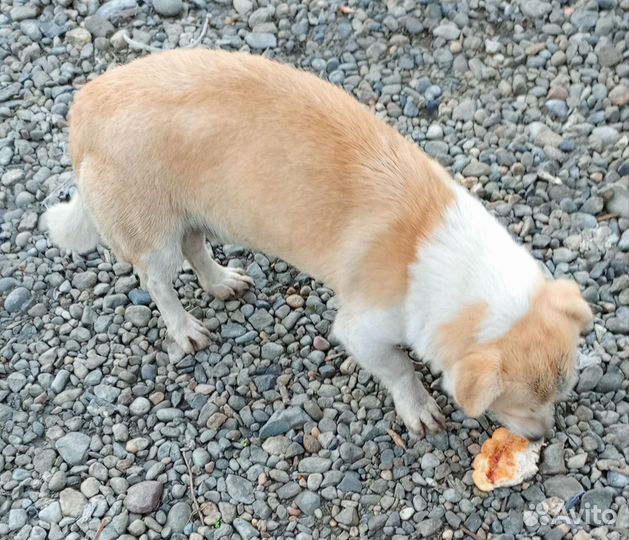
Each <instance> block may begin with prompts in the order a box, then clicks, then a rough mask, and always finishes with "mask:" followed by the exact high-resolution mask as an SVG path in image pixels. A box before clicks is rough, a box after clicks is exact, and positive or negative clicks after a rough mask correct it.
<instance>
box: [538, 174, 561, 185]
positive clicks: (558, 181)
mask: <svg viewBox="0 0 629 540" xmlns="http://www.w3.org/2000/svg"><path fill="white" fill-rule="evenodd" d="M537 178H539V179H540V180H545V181H546V182H550V183H551V184H555V185H556V186H561V185H563V182H562V181H561V178H558V177H556V176H553V175H552V174H550V173H549V172H548V171H538V172H537Z"/></svg>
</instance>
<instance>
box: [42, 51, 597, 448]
mask: <svg viewBox="0 0 629 540" xmlns="http://www.w3.org/2000/svg"><path fill="white" fill-rule="evenodd" d="M70 147H71V153H72V160H73V167H74V169H75V171H76V173H77V192H76V193H75V194H74V196H73V197H72V198H71V199H70V200H69V202H65V203H59V204H57V205H55V206H53V207H52V208H50V209H49V210H48V211H47V212H46V214H45V215H44V224H45V227H47V229H48V231H49V236H50V238H51V240H52V242H53V243H54V244H56V245H58V246H60V247H63V248H66V249H68V250H75V251H77V252H87V251H89V250H91V249H93V248H94V247H95V246H96V244H97V243H99V242H102V243H105V244H107V245H108V246H109V247H110V248H111V249H112V250H113V252H114V253H115V254H116V255H117V257H118V258H120V259H122V260H125V261H128V262H130V263H132V264H133V265H134V267H135V269H136V271H137V272H138V274H139V276H140V279H141V282H142V284H143V286H144V287H146V289H147V290H148V291H149V293H150V295H151V297H152V299H153V301H154V302H155V305H156V306H157V308H158V309H159V311H160V313H161V316H162V317H163V320H164V323H165V325H166V328H167V331H168V334H170V336H171V337H172V338H173V339H174V341H176V342H177V343H178V344H179V345H180V346H181V348H182V349H183V350H184V351H185V352H186V353H193V352H194V351H196V350H198V349H201V348H203V347H206V346H207V345H208V344H209V341H210V334H209V332H208V330H207V329H206V328H205V327H204V326H203V324H202V323H201V322H200V321H199V320H197V319H196V318H194V317H193V316H192V315H191V314H190V313H187V312H186V311H185V310H184V308H183V306H182V304H181V302H180V301H179V299H178V297H177V294H176V291H175V289H174V287H173V283H172V282H173V280H174V278H175V277H176V274H177V272H178V270H179V269H180V268H181V266H182V263H183V259H184V257H185V259H187V260H188V261H189V262H190V264H191V266H192V268H193V269H194V270H195V272H196V275H197V277H198V281H199V284H200V285H201V287H202V288H203V289H204V290H205V291H206V292H207V293H208V294H210V295H212V296H214V297H216V298H219V299H227V298H229V297H231V296H233V295H237V294H239V293H242V292H243V291H245V290H247V289H248V288H249V287H251V286H252V285H253V281H252V279H251V278H250V277H248V276H247V275H245V273H244V272H243V271H242V270H241V269H240V268H232V267H223V266H221V265H219V264H217V263H216V262H215V261H214V260H213V259H212V251H211V249H210V248H209V247H208V245H207V239H208V238H209V239H210V240H212V241H218V242H221V241H223V242H227V241H228V242H230V243H235V244H239V245H242V246H246V247H248V248H251V249H255V250H260V251H263V252H266V253H268V254H271V255H273V256H276V257H281V258H282V259H284V260H286V261H288V262H289V263H291V264H293V265H295V266H296V267H298V268H300V269H301V270H304V271H306V272H308V273H309V274H310V275H312V276H313V277H315V278H317V279H320V280H322V281H324V282H325V283H327V284H328V285H330V286H331V287H332V288H333V289H334V290H335V291H336V293H337V295H338V297H339V300H340V304H341V308H340V309H339V311H338V315H337V317H336V321H335V323H334V329H333V332H334V334H335V335H336V336H337V338H338V339H339V340H340V342H341V343H342V344H343V345H344V346H345V348H346V349H347V351H348V352H349V353H350V354H352V355H353V356H354V357H355V359H356V360H357V361H358V363H359V364H360V365H361V366H362V367H363V368H364V369H366V370H367V371H369V372H370V373H371V374H373V375H374V376H375V377H376V378H377V379H379V380H380V381H381V383H382V384H384V385H385V386H386V388H387V389H388V390H389V392H390V394H391V396H392V398H393V401H394V404H395V408H396V411H397V413H398V414H399V416H400V417H401V419H402V420H403V421H404V423H405V424H406V426H407V428H408V430H409V431H410V432H411V433H412V434H415V435H418V436H422V435H424V434H426V433H429V432H433V431H436V430H439V429H441V428H442V427H443V425H444V417H443V415H442V413H441V411H440V409H439V406H438V405H437V403H436V402H435V400H434V399H433V398H432V397H431V395H430V394H429V393H428V391H427V390H426V389H425V388H424V387H423V385H422V384H421V383H420V381H419V380H418V378H417V377H416V374H415V371H414V369H413V365H412V363H411V361H410V360H409V358H408V357H407V355H406V354H405V353H404V352H402V351H401V350H400V349H399V348H398V345H400V344H404V345H406V346H408V347H410V348H411V349H412V350H414V351H415V352H416V353H417V354H418V355H419V356H420V357H421V358H423V359H425V360H427V361H428V362H429V364H430V366H431V368H432V369H433V371H435V372H441V373H442V375H443V386H444V388H445V390H446V391H447V392H448V393H449V394H450V395H452V396H453V397H454V399H455V401H456V402H457V404H458V405H459V406H460V407H461V408H462V409H463V410H464V411H465V412H466V413H467V414H468V415H470V416H473V417H477V416H479V415H481V414H483V413H484V412H485V411H487V410H490V411H493V413H494V414H495V415H496V417H497V418H498V420H499V421H500V422H502V423H503V424H505V425H506V426H507V427H508V428H509V429H511V430H512V431H514V432H515V433H518V434H521V435H523V436H526V437H528V438H530V439H538V438H541V437H542V436H544V435H546V434H548V432H549V430H550V429H551V428H552V424H553V410H554V402H555V401H556V400H557V399H559V398H560V397H561V396H562V395H564V394H565V393H566V392H568V391H569V390H570V388H571V387H572V385H573V384H574V381H575V374H576V355H577V345H578V340H579V334H580V333H581V332H582V331H584V330H586V329H587V328H588V327H589V326H590V325H591V320H592V313H591V311H590V308H589V306H588V304H587V303H586V302H585V301H584V300H583V299H582V297H581V294H580V291H579V288H578V286H577V285H576V284H575V283H574V282H572V281H567V280H547V279H546V278H545V277H544V274H543V273H542V271H541V269H540V266H539V265H538V263H537V262H536V261H535V260H534V259H533V258H532V256H531V255H530V254H529V253H528V252H527V251H526V250H525V248H523V247H521V246H520V245H518V244H516V243H515V241H514V240H513V239H512V238H511V237H510V235H509V234H508V232H507V231H506V230H505V229H504V228H503V227H502V226H501V225H500V224H499V223H498V222H497V221H496V220H495V219H494V218H493V217H492V216H491V215H490V214H489V213H488V212H487V211H486V210H485V209H484V207H483V206H482V204H481V203H480V202H479V201H478V200H476V199H475V198H474V197H473V196H472V195H471V194H469V193H468V192H467V191H466V190H465V189H464V188H462V187H461V186H459V185H458V184H456V183H455V182H454V180H453V179H451V177H450V175H449V174H448V173H447V172H446V170H445V169H444V168H443V167H442V166H440V165H439V164H438V163H437V162H436V161H434V160H432V159H430V158H429V157H428V156H426V155H425V154H424V153H423V152H422V151H421V150H420V149H419V148H418V147H417V146H416V145H415V144H413V143H412V142H411V141H409V140H407V139H406V138H404V137H402V136H401V135H400V134H399V133H398V132H396V131H395V130H394V129H393V128H392V127H390V126H389V125H387V124H386V123H385V122H384V121H382V120H380V119H378V118H377V117H376V116H375V115H373V114H371V113H370V112H369V111H368V110H367V109H366V108H365V107H364V106H363V105H362V104H360V103H359V102H358V101H357V100H355V99H354V98H353V97H351V96H350V95H349V94H347V93H346V92H345V91H343V90H342V89H340V88H338V87H336V86H334V85H332V84H329V83H327V82H324V81H322V80H320V79H319V78H317V77H316V76H315V75H313V74H309V73H306V72H303V71H299V70H297V69H294V68H292V67H289V66H286V65H283V64H281V63H279V62H275V61H272V60H268V59H265V58H262V57H259V56H253V55H248V54H243V53H230V52H222V51H209V50H201V49H193V50H177V51H170V52H163V53H160V54H157V55H152V56H148V57H145V58H143V59H140V60H136V61H134V62H131V63H130V64H128V65H126V66H122V67H116V68H115V69H112V70H110V71H109V72H107V73H105V74H103V75H101V76H100V77H98V78H96V79H95V80H94V81H91V82H89V83H88V84H86V85H85V86H84V87H83V88H82V89H81V90H80V91H79V92H78V94H77V95H76V99H75V102H74V105H73V107H72V110H71V119H70Z"/></svg>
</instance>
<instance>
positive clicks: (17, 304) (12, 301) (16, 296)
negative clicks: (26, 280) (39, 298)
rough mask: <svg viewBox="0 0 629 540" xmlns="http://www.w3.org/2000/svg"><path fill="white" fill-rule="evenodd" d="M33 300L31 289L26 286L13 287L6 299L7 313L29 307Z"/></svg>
mask: <svg viewBox="0 0 629 540" xmlns="http://www.w3.org/2000/svg"><path fill="white" fill-rule="evenodd" d="M30 300H31V291H29V290H28V289H27V288H25V287H17V288H16V289H13V290H12V291H11V292H10V293H9V295H8V296H7V297H6V299H5V301H4V309H5V310H6V311H7V313H18V312H20V311H24V310H26V309H27V308H28V305H29V302H30Z"/></svg>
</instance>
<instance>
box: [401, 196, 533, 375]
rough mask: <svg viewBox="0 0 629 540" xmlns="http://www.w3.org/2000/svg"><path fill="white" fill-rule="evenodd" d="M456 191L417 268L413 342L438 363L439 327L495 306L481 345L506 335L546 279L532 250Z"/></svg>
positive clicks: (410, 310)
mask: <svg viewBox="0 0 629 540" xmlns="http://www.w3.org/2000/svg"><path fill="white" fill-rule="evenodd" d="M454 188H455V201H454V203H453V205H452V206H451V207H449V208H448V210H447V213H446V216H445V219H444V221H443V223H442V224H441V225H440V226H439V228H438V229H437V230H436V231H435V233H434V234H433V235H432V236H431V238H430V240H429V241H428V242H426V243H423V244H421V245H420V246H419V248H418V249H419V251H418V258H417V263H416V264H415V265H413V266H412V267H411V284H410V290H409V295H408V298H407V303H406V309H407V339H408V343H409V344H410V345H412V346H413V348H414V349H415V350H416V351H417V352H418V353H419V354H421V355H423V356H424V357H426V358H427V359H429V360H437V358H436V355H437V350H436V346H437V344H436V337H437V334H438V330H439V328H440V327H441V326H442V325H444V324H446V323H448V322H451V321H453V320H454V319H455V318H456V317H457V316H458V315H459V314H460V313H461V312H462V310H463V309H465V308H466V307H469V306H471V305H473V304H478V303H486V304H487V305H488V306H489V314H488V318H487V320H486V321H485V324H484V325H483V327H482V328H481V330H480V332H479V335H478V336H477V337H478V340H479V342H488V341H492V340H495V339H498V338H500V337H501V336H503V335H504V334H505V333H507V332H508V331H509V329H510V328H511V327H512V326H513V325H514V324H515V323H516V322H517V321H518V320H520V319H521V318H522V317H523V316H524V315H525V314H526V313H527V311H528V308H529V304H530V302H531V299H532V297H533V294H534V293H535V291H536V289H537V288H538V286H539V284H540V282H541V280H542V273H541V270H540V268H539V266H538V263H537V262H536V261H535V260H534V259H533V257H532V256H531V255H530V254H529V253H528V252H527V251H526V249H525V248H523V247H522V246H519V245H518V244H516V243H515V241H514V240H513V239H512V238H511V236H510V235H509V233H508V231H507V230H506V229H505V228H504V227H503V226H502V225H501V224H500V223H498V222H497V221H496V220H495V219H494V218H493V217H492V216H491V214H489V212H487V210H485V208H484V207H483V205H482V204H481V203H480V201H478V200H476V199H475V198H474V197H472V196H471V195H470V194H469V193H468V192H467V191H466V190H465V189H463V188H462V187H460V186H458V185H455V186H454ZM435 367H436V368H438V367H439V366H435Z"/></svg>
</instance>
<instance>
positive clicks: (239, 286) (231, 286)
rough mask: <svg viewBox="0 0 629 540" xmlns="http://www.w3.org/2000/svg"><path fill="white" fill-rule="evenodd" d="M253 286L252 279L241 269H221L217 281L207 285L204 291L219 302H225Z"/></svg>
mask: <svg viewBox="0 0 629 540" xmlns="http://www.w3.org/2000/svg"><path fill="white" fill-rule="evenodd" d="M253 286H254V281H253V279H252V278H250V277H249V276H248V275H247V274H245V271H244V270H243V269H242V268H229V267H222V268H221V276H220V278H219V280H218V281H216V282H214V283H212V284H210V285H208V286H207V287H206V290H207V292H208V293H210V294H211V295H212V296H214V297H215V298H218V299H219V300H227V299H228V298H232V297H234V296H238V295H241V294H242V293H244V292H245V291H246V290H248V289H249V287H253Z"/></svg>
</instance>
